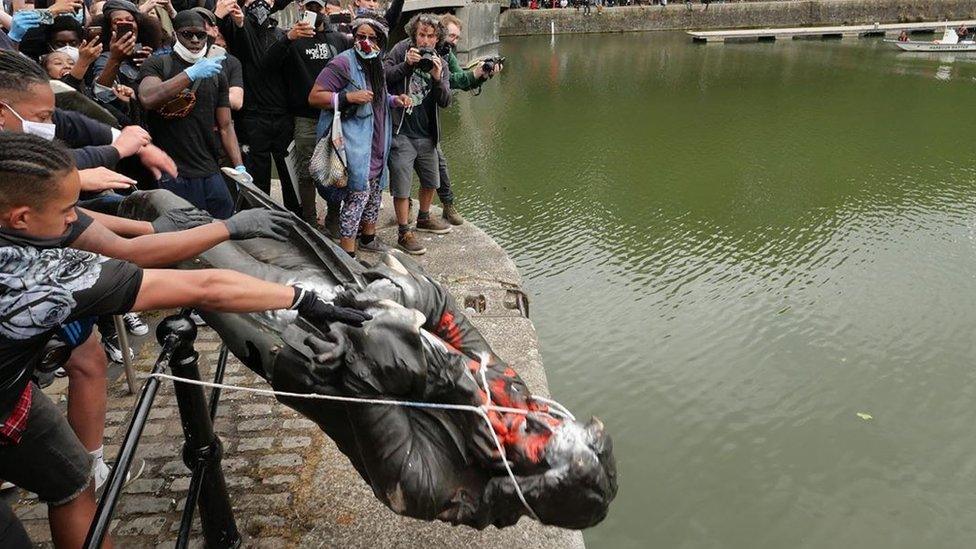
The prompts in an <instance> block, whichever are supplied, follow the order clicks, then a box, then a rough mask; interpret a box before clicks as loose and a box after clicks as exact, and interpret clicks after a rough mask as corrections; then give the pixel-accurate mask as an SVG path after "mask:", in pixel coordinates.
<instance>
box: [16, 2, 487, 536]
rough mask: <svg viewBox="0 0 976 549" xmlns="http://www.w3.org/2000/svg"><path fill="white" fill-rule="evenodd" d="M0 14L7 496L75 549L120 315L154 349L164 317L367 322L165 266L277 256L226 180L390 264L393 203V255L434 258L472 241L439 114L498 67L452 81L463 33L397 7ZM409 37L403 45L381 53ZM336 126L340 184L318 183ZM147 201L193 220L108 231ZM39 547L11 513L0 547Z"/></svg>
mask: <svg viewBox="0 0 976 549" xmlns="http://www.w3.org/2000/svg"><path fill="white" fill-rule="evenodd" d="M0 7H2V9H0V29H2V31H0V288H2V291H0V478H2V479H3V480H4V481H7V482H8V483H11V484H13V485H16V486H19V487H21V488H23V489H25V490H28V491H31V492H33V493H35V494H37V495H38V497H39V499H40V500H41V501H43V502H46V503H47V504H48V509H49V521H50V524H51V531H52V536H53V540H54V543H55V545H57V546H59V547H77V546H80V545H82V542H83V540H84V537H85V534H86V532H87V530H88V526H89V523H90V521H91V518H92V516H93V515H94V510H95V501H96V499H95V498H96V496H95V494H96V493H97V490H98V489H99V488H100V487H101V485H102V484H103V483H104V481H105V480H106V479H107V477H108V474H109V471H110V464H109V463H106V459H105V456H104V450H103V441H102V439H103V433H104V424H105V411H106V390H107V380H106V378H107V371H108V360H109V359H112V360H116V361H118V360H121V358H122V356H123V355H122V353H123V352H131V350H128V349H126V350H123V349H120V348H119V344H118V342H117V340H118V338H117V334H114V329H113V326H112V322H111V319H112V317H113V315H125V316H124V318H125V320H126V322H125V324H126V326H127V329H128V330H130V331H132V332H133V333H135V334H145V333H146V332H147V331H148V328H147V327H146V325H145V323H144V322H143V321H142V320H141V319H140V318H139V316H138V315H137V314H135V313H136V312H138V311H148V310H157V309H164V308H172V307H197V308H200V309H204V310H213V311H230V312H250V311H264V310H271V309H285V308H291V309H294V310H296V311H297V312H298V316H301V317H304V318H306V319H308V320H310V321H312V322H315V323H318V324H325V325H327V324H328V323H330V322H346V323H351V324H354V325H362V323H363V322H366V321H368V320H369V316H368V315H366V314H364V313H362V312H360V311H357V310H353V309H347V308H343V307H336V306H333V305H332V304H330V303H327V302H325V301H324V300H323V299H321V298H320V297H319V296H318V295H316V294H315V292H313V291H311V290H307V289H303V288H300V287H297V286H296V287H291V286H280V285H277V284H272V283H268V282H264V281H260V280H257V279H253V278H250V277H248V276H245V275H243V274H239V273H234V272H229V271H219V270H200V271H172V270H160V268H161V267H166V266H169V265H172V264H174V263H177V262H179V261H183V260H185V259H188V258H191V257H194V256H195V255H197V254H199V253H201V252H202V251H205V250H207V249H209V248H211V247H213V246H215V245H217V244H219V243H221V242H224V241H227V240H241V239H250V238H273V239H278V240H284V239H286V238H287V235H288V233H289V231H290V230H291V225H292V224H293V217H291V216H290V215H285V214H281V213H278V212H271V211H266V210H243V211H240V212H235V200H234V195H235V193H236V182H237V181H249V182H253V183H254V184H255V185H256V186H257V187H259V188H261V189H263V190H264V191H266V192H269V193H270V191H271V185H272V169H273V167H274V168H275V169H276V171H277V175H278V179H279V183H280V185H281V189H280V190H281V196H282V202H283V205H284V206H285V207H286V208H287V209H289V210H291V211H292V212H293V213H294V214H296V215H297V216H299V217H300V218H301V219H302V220H304V221H305V222H307V223H309V224H311V225H313V226H316V227H318V228H319V229H320V230H322V231H323V232H325V233H326V234H328V235H329V236H332V237H333V238H336V239H337V240H338V242H339V245H340V246H341V247H342V249H343V250H345V251H346V252H347V253H349V254H350V255H351V256H355V255H356V253H357V252H358V251H360V250H368V251H384V250H387V249H389V248H390V247H391V245H392V243H389V244H388V243H384V242H382V241H381V239H380V238H379V237H378V236H377V233H376V222H377V218H378V214H379V210H380V203H381V197H382V193H383V192H384V190H385V189H387V188H389V190H390V193H391V194H392V196H393V206H394V212H395V216H396V221H397V224H398V231H397V235H398V236H397V242H396V246H398V247H399V248H400V249H401V250H403V251H404V252H407V253H410V254H423V253H425V251H426V250H425V248H424V246H423V244H422V242H421V241H420V239H418V238H417V236H416V231H426V232H430V233H435V234H445V233H449V232H451V230H452V229H451V228H452V226H456V225H461V224H463V223H464V219H463V217H462V216H461V215H460V213H459V212H458V210H457V208H456V207H455V205H454V193H453V189H452V187H451V181H450V176H449V170H448V166H447V161H446V158H445V155H444V153H443V150H442V149H441V145H440V142H441V140H442V129H441V124H440V110H441V109H443V108H446V107H448V106H449V105H450V104H451V100H452V94H453V93H455V92H457V91H470V90H477V89H479V88H480V87H481V86H482V85H484V84H485V83H486V82H487V81H488V80H489V79H491V78H492V77H493V76H495V75H496V74H497V73H498V72H499V71H501V70H502V68H503V67H502V65H501V63H500V62H498V61H497V60H496V61H495V62H487V63H475V64H474V65H472V66H471V67H470V68H462V66H461V65H460V63H459V61H458V59H457V56H456V55H455V49H456V47H457V44H458V43H459V41H460V40H461V35H462V32H463V25H462V22H461V21H460V20H459V19H458V18H456V17H454V16H453V15H450V14H446V15H434V14H418V15H415V16H414V17H412V18H410V20H409V21H407V22H404V21H400V19H401V12H402V8H403V0H394V1H393V2H392V3H391V4H390V6H388V8H387V9H386V10H385V11H383V12H381V11H379V8H380V6H379V5H378V2H377V0H354V2H353V4H352V5H350V6H345V7H344V6H342V5H341V3H340V1H339V0H298V5H297V14H298V18H297V22H296V23H295V24H293V25H292V26H291V27H290V28H287V29H285V28H281V27H280V26H279V24H278V21H277V20H276V17H275V15H276V12H279V11H281V10H284V9H296V8H293V7H291V3H290V1H289V0H242V1H238V0H217V1H216V2H214V1H213V0H144V1H143V2H142V3H141V4H138V5H137V4H134V3H132V2H130V1H129V0H35V2H34V3H33V4H24V3H23V1H22V0H13V2H12V3H10V2H8V1H7V0H4V2H0ZM404 23H405V24H404ZM399 25H403V26H404V28H405V31H406V38H404V39H403V40H401V41H399V42H397V43H391V40H390V35H391V30H392V29H395V28H397V26H399ZM336 113H338V116H334V115H336ZM336 119H338V120H340V122H341V124H340V125H341V136H342V143H343V146H344V153H345V159H346V162H345V165H344V169H345V176H344V177H343V179H342V180H343V182H344V185H339V184H335V182H332V181H322V180H320V179H319V178H318V177H317V176H316V173H315V172H314V171H313V170H311V169H310V165H312V164H314V163H315V161H316V160H317V157H318V156H320V155H321V154H323V153H322V151H323V150H325V149H327V148H325V149H324V148H323V147H321V146H319V145H321V143H322V140H323V139H326V140H328V136H329V135H330V133H331V129H332V125H333V121H334V120H336ZM414 174H416V175H417V176H418V179H419V182H420V186H419V191H418V193H417V200H416V204H417V208H416V217H415V220H414V219H413V213H414V212H413V204H414V201H413V200H412V199H411V196H412V186H413V185H412V182H413V175H414ZM330 183H331V184H330ZM153 188H161V189H166V190H169V191H171V192H173V193H175V194H177V195H178V196H180V197H182V198H184V199H185V200H187V201H188V202H189V203H191V204H192V205H193V206H194V208H187V209H180V210H174V211H170V212H167V213H165V214H164V215H162V216H161V217H160V218H158V219H156V220H155V221H153V222H142V221H133V220H129V219H124V218H121V217H118V216H117V213H118V207H119V204H120V203H121V201H122V200H123V198H124V196H125V195H126V194H128V193H129V192H131V191H133V190H135V189H153ZM435 194H436V195H438V196H439V198H440V201H441V203H442V206H443V208H442V213H441V214H440V215H434V214H433V213H432V211H431V207H432V204H433V202H434V196H435ZM317 196H320V197H321V198H323V199H324V201H325V203H326V210H325V211H324V212H322V214H323V216H322V217H321V218H320V217H319V212H318V211H317V209H316V198H317ZM106 344H107V345H106ZM103 346H104V349H103ZM46 372H60V373H63V375H66V376H67V378H68V403H67V414H66V416H65V415H62V414H61V413H60V411H59V410H58V408H57V407H56V406H55V405H54V404H53V403H52V402H51V401H50V400H49V399H48V398H47V397H46V396H45V395H44V394H43V393H42V392H41V391H40V390H38V379H39V377H41V376H43V374H44V373H46ZM29 543H30V542H29V540H28V538H27V535H26V533H25V532H24V530H23V528H22V527H21V526H20V525H19V522H17V520H16V518H15V517H14V516H13V514H12V512H11V510H10V509H9V508H8V507H6V506H4V505H2V504H0V546H3V547H21V546H29Z"/></svg>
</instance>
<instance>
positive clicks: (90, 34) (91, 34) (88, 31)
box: [85, 26, 102, 40]
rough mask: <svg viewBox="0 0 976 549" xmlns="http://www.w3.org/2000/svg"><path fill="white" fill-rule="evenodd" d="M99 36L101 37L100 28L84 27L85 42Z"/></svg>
mask: <svg viewBox="0 0 976 549" xmlns="http://www.w3.org/2000/svg"><path fill="white" fill-rule="evenodd" d="M101 35H102V27H98V26H93V27H85V40H91V39H92V38H98V37H100V36H101Z"/></svg>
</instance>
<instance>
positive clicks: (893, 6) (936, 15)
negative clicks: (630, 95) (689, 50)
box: [499, 0, 976, 36]
mask: <svg viewBox="0 0 976 549" xmlns="http://www.w3.org/2000/svg"><path fill="white" fill-rule="evenodd" d="M694 1H695V5H694V9H693V10H691V11H689V10H687V9H686V8H685V6H684V4H683V3H682V0H677V1H675V0H670V3H669V5H668V7H667V8H662V7H661V6H638V7H613V8H606V9H604V10H603V12H602V13H600V14H597V13H596V10H595V9H594V10H593V14H592V15H591V16H583V15H582V12H577V11H576V10H575V9H572V8H568V9H556V10H525V9H518V10H507V11H505V12H504V13H502V15H501V27H500V29H499V33H500V35H501V36H517V35H526V34H549V32H550V25H552V24H553V23H555V31H556V32H557V33H577V32H635V31H653V30H690V29H695V30H709V29H730V28H755V27H802V26H816V25H843V24H870V23H876V22H877V23H904V22H912V21H939V20H950V21H951V20H958V19H976V0H897V1H891V0H802V1H779V2H736V3H727V4H712V5H711V6H710V7H709V9H708V11H704V10H703V9H702V6H701V5H700V4H699V3H698V2H699V1H700V0H694Z"/></svg>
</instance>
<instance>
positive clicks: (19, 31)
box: [7, 10, 41, 42]
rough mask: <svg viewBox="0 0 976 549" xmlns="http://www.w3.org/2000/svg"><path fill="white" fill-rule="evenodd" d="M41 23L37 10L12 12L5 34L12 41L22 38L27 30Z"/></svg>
mask: <svg viewBox="0 0 976 549" xmlns="http://www.w3.org/2000/svg"><path fill="white" fill-rule="evenodd" d="M40 25H41V14H40V13H38V12H37V10H21V11H18V12H17V13H15V14H14V16H13V21H11V24H10V32H8V33H7V36H9V37H10V39H11V40H13V41H14V42H20V41H21V40H23V39H24V35H25V34H27V31H29V30H31V29H33V28H35V27H39V26H40Z"/></svg>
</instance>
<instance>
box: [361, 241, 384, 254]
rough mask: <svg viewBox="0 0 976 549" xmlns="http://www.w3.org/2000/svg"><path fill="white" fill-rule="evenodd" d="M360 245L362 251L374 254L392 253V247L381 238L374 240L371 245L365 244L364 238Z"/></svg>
mask: <svg viewBox="0 0 976 549" xmlns="http://www.w3.org/2000/svg"><path fill="white" fill-rule="evenodd" d="M358 245H359V249H360V250H361V251H364V252H373V253H374V254H381V253H384V252H388V251H390V245H389V244H387V243H386V242H383V241H382V240H380V239H379V237H375V238H373V240H371V241H370V242H369V243H366V242H363V240H362V238H360V239H359V242H358Z"/></svg>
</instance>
